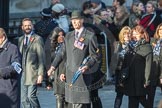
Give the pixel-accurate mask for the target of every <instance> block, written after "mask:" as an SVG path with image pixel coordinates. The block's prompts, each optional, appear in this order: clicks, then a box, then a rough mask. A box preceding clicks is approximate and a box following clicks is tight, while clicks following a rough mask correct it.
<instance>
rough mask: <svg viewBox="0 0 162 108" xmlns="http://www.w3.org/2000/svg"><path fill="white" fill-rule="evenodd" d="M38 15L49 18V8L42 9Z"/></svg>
mask: <svg viewBox="0 0 162 108" xmlns="http://www.w3.org/2000/svg"><path fill="white" fill-rule="evenodd" d="M40 14H41V15H42V16H47V17H50V16H51V10H50V9H49V8H44V9H43V10H42V11H41V12H40Z"/></svg>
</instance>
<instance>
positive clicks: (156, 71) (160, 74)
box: [150, 39, 162, 86]
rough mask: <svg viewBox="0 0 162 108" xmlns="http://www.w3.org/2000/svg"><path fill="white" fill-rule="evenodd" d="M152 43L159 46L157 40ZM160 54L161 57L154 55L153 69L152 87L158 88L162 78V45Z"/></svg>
mask: <svg viewBox="0 0 162 108" xmlns="http://www.w3.org/2000/svg"><path fill="white" fill-rule="evenodd" d="M151 43H155V44H157V40H155V39H152V41H151ZM160 47H161V48H160V53H159V55H156V54H153V62H152V68H151V75H150V76H151V78H150V79H151V85H152V86H157V85H158V84H159V82H160V81H159V80H160V79H161V78H162V44H161V45H160Z"/></svg>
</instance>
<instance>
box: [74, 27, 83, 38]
mask: <svg viewBox="0 0 162 108" xmlns="http://www.w3.org/2000/svg"><path fill="white" fill-rule="evenodd" d="M83 29H84V27H81V28H80V29H77V30H75V33H77V32H78V37H80V35H81V33H82V32H83Z"/></svg>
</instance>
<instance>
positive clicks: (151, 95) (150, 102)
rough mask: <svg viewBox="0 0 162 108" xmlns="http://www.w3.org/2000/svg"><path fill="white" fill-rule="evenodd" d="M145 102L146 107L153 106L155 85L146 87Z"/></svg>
mask: <svg viewBox="0 0 162 108" xmlns="http://www.w3.org/2000/svg"><path fill="white" fill-rule="evenodd" d="M147 92H148V93H147V103H148V108H153V107H154V98H155V92H156V86H148V87H147Z"/></svg>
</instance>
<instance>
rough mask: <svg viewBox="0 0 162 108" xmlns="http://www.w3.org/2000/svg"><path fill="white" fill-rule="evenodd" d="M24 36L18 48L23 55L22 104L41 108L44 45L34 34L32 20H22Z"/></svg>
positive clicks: (29, 107) (24, 107)
mask: <svg viewBox="0 0 162 108" xmlns="http://www.w3.org/2000/svg"><path fill="white" fill-rule="evenodd" d="M22 30H23V32H24V35H23V36H21V37H20V38H19V41H18V46H19V49H20V52H21V54H22V68H23V73H22V78H21V104H22V107H23V108H40V104H39V101H38V98H37V96H36V92H37V84H40V83H41V82H42V80H43V75H44V63H45V60H44V56H45V53H44V44H43V40H42V38H41V37H40V36H38V35H37V34H35V33H34V32H33V24H32V21H31V19H29V18H24V19H23V20H22Z"/></svg>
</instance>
